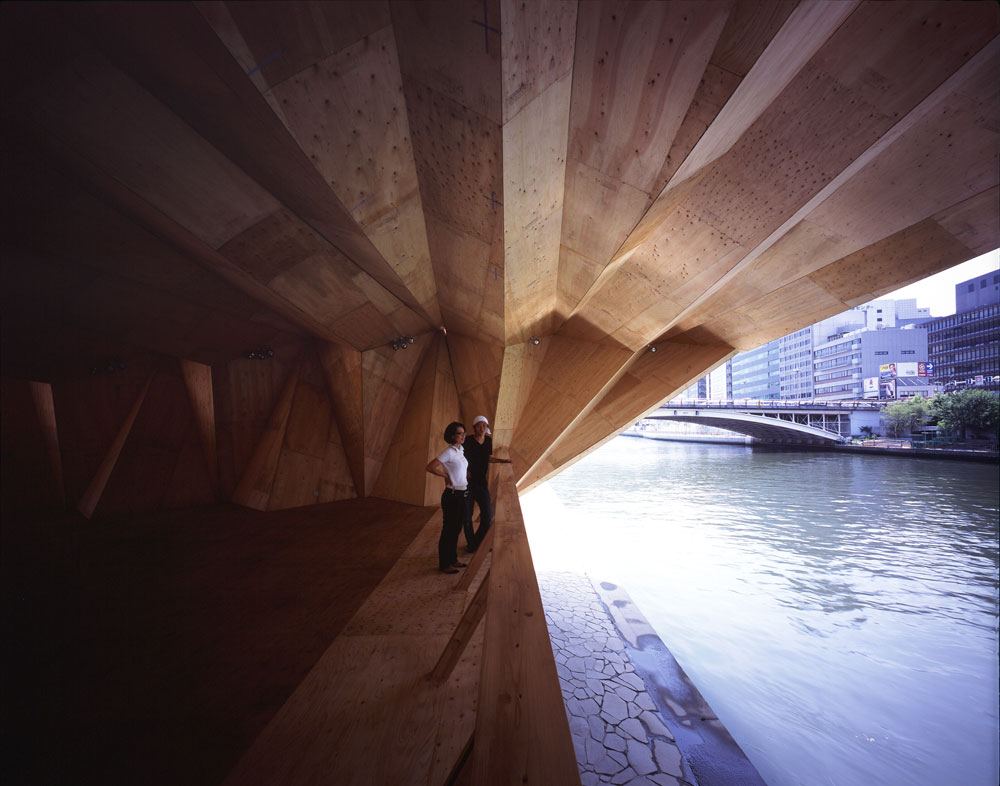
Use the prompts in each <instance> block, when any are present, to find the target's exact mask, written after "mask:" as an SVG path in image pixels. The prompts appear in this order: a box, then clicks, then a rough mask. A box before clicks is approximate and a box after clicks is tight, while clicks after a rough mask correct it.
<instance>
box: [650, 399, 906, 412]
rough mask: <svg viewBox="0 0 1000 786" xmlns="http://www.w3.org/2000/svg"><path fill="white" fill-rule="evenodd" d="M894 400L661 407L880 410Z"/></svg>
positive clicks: (704, 402)
mask: <svg viewBox="0 0 1000 786" xmlns="http://www.w3.org/2000/svg"><path fill="white" fill-rule="evenodd" d="M889 403H892V402H888V401H865V400H857V401H854V400H851V401H823V400H821V399H820V400H817V399H754V398H734V399H704V398H699V399H671V400H670V401H667V402H664V403H663V404H662V405H661V407H669V408H670V409H680V408H684V407H698V408H702V409H703V408H708V407H717V408H719V409H848V410H865V409H867V410H880V409H882V408H883V407H885V406H886V404H889Z"/></svg>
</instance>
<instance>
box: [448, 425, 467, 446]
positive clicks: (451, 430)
mask: <svg viewBox="0 0 1000 786" xmlns="http://www.w3.org/2000/svg"><path fill="white" fill-rule="evenodd" d="M459 429H462V431H465V424H464V423H459V422H458V421H457V420H456V421H455V422H454V423H449V424H448V428H446V429H445V430H444V441H445V442H447V443H448V444H449V445H454V444H455V432H456V431H458V430H459Z"/></svg>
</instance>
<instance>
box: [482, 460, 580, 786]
mask: <svg viewBox="0 0 1000 786" xmlns="http://www.w3.org/2000/svg"><path fill="white" fill-rule="evenodd" d="M498 496H499V499H498V505H497V511H498V512H497V520H496V521H495V522H494V525H493V528H494V529H495V530H496V532H497V534H496V536H495V537H494V541H493V542H494V547H493V566H492V568H491V569H490V588H489V598H488V600H487V611H486V638H485V641H484V643H483V668H482V677H481V680H480V683H479V711H478V713H477V715H476V732H475V747H474V748H473V753H472V756H473V759H472V770H471V773H472V780H473V782H474V783H476V784H482V786H493V785H494V784H505V785H506V784H510V785H511V786H513V784H524V783H528V784H554V783H558V784H566V785H567V786H569V784H579V783H580V775H579V770H578V769H577V763H576V754H575V753H574V750H573V742H572V738H571V737H570V732H569V723H568V721H567V720H566V707H565V705H564V704H563V699H562V693H561V691H560V688H559V677H558V675H557V674H556V664H555V660H554V658H553V655H552V644H551V642H550V641H549V633H548V627H547V626H546V622H545V611H544V609H543V608H542V600H541V596H540V595H539V592H538V584H537V581H536V579H535V573H534V567H533V565H532V562H531V551H530V549H529V548H528V538H527V535H526V533H525V531H524V521H523V519H522V518H521V508H520V505H519V504H518V501H517V490H516V489H515V488H514V475H513V471H512V470H511V468H510V466H509V465H506V464H504V465H501V467H500V490H499V495H498Z"/></svg>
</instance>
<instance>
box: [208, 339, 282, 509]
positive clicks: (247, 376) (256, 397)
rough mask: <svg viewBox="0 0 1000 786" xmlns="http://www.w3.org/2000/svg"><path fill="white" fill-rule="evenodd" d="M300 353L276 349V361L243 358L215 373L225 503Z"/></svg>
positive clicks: (220, 477)
mask: <svg viewBox="0 0 1000 786" xmlns="http://www.w3.org/2000/svg"><path fill="white" fill-rule="evenodd" d="M299 352H300V347H299V346H297V345H293V346H290V347H285V348H282V347H277V348H275V355H274V357H273V358H269V359H267V360H250V359H248V358H242V359H239V360H233V361H231V362H230V363H227V364H225V365H222V366H217V367H215V368H214V369H213V371H212V384H213V394H214V398H215V403H216V424H217V448H218V452H219V481H220V486H221V492H222V496H223V498H224V499H229V498H231V497H232V494H233V490H234V489H235V488H236V485H237V483H238V482H239V479H240V478H241V477H242V476H243V473H244V471H245V470H246V467H247V465H248V464H249V462H250V458H251V456H252V455H253V452H254V449H255V447H256V446H257V442H258V440H259V438H260V435H261V433H262V432H263V430H264V428H265V426H266V425H267V422H268V418H269V417H270V416H271V412H272V411H273V409H274V404H275V402H276V401H277V400H278V397H279V396H280V395H281V391H282V389H283V387H284V385H285V382H286V380H287V379H288V376H289V374H290V373H291V371H292V369H293V368H294V367H295V364H296V359H297V356H298V354H299Z"/></svg>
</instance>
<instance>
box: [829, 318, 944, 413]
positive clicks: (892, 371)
mask: <svg viewBox="0 0 1000 786" xmlns="http://www.w3.org/2000/svg"><path fill="white" fill-rule="evenodd" d="M910 364H913V366H912V371H913V373H912V374H910V373H908V372H909V371H910V370H911V369H910V367H909V366H910ZM921 367H922V368H923V371H924V375H926V374H927V331H926V330H925V329H923V328H920V327H914V326H912V325H910V326H907V327H902V328H883V329H882V330H869V329H867V328H863V329H860V330H853V331H850V332H847V333H838V334H834V335H833V336H830V337H828V339H827V340H826V341H825V342H823V343H820V344H817V345H816V346H815V348H814V352H813V384H814V387H815V398H817V399H825V400H828V401H837V400H843V399H860V398H865V397H866V393H867V397H868V398H876V397H880V394H883V393H885V394H888V393H889V392H890V390H889V386H888V385H886V386H882V385H881V383H880V381H879V380H881V379H895V378H896V377H897V371H904V373H900V374H898V376H914V377H915V376H918V374H919V369H920V368H921ZM866 380H867V382H866ZM871 380H876V382H875V383H874V384H873V383H872V381H871ZM892 387H893V388H894V386H892ZM872 388H874V390H873V389H872Z"/></svg>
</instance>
